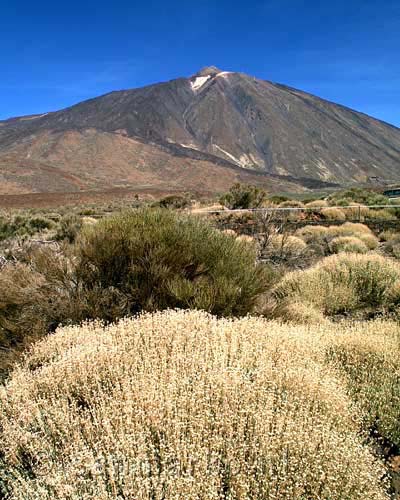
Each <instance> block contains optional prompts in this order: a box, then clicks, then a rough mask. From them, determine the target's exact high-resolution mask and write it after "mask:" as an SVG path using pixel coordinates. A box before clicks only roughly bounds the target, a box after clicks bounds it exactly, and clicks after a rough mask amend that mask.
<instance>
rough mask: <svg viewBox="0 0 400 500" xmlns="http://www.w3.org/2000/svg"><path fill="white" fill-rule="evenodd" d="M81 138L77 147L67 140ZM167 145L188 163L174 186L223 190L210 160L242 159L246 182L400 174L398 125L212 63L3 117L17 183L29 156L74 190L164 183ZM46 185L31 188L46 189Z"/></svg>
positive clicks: (221, 163) (219, 163) (235, 162)
mask: <svg viewBox="0 0 400 500" xmlns="http://www.w3.org/2000/svg"><path fill="white" fill-rule="evenodd" d="M71 134H75V135H74V136H73V137H74V139H72V136H71ZM76 134H78V135H76ZM93 134H96V141H94V140H93ZM78 136H79V140H78V139H77V137H78ZM76 140H78V142H79V144H80V146H79V147H78V146H77V144H75V145H72V144H69V141H72V142H74V141H76ZM132 141H133V142H134V143H135V147H133V146H132V144H133V143H132ZM56 142H57V144H58V145H57V146H56V145H55V143H56ZM115 143H117V144H118V147H117V148H115ZM38 144H40V147H39V146H38ZM139 144H140V148H139V149H140V150H141V151H142V156H141V157H140V159H139V160H138V159H137V157H136V156H135V155H136V154H137V153H136V151H137V148H138V147H139V146H138V145H139ZM125 148H126V149H125ZM144 150H146V151H147V153H146V154H144V155H143V151H144ZM161 152H162V154H163V155H164V160H163V162H166V164H168V163H170V164H174V166H175V167H174V168H178V165H180V164H181V163H182V162H186V164H187V165H190V167H187V168H188V169H187V170H185V172H186V176H183V174H182V173H181V172H178V171H179V168H178V170H176V171H175V175H176V176H177V182H178V181H179V182H178V184H179V185H180V186H183V187H187V188H189V187H190V188H191V186H192V185H193V183H197V182H198V179H199V178H200V179H205V180H206V182H209V184H210V185H211V187H212V186H213V185H214V188H213V190H217V185H215V183H214V182H213V181H210V179H208V178H207V173H206V172H205V171H204V172H202V171H201V169H203V168H204V165H203V163H204V162H205V163H207V164H210V165H211V164H212V165H214V167H213V168H214V170H215V169H216V170H215V171H216V172H217V171H218V174H216V177H220V176H225V175H227V174H226V171H227V170H226V169H228V170H229V172H231V173H232V172H233V171H232V168H234V167H241V170H238V169H237V168H236V170H235V172H236V174H235V175H239V173H238V172H240V175H243V174H242V172H243V170H244V169H246V170H247V171H248V172H249V173H248V174H247V175H250V178H249V180H251V176H252V175H256V173H257V174H258V175H256V177H255V179H257V182H258V183H260V182H263V181H264V182H266V183H268V181H269V179H271V177H269V178H268V177H266V178H265V179H263V178H262V176H261V177H260V174H272V175H280V176H289V178H288V179H287V181H288V182H289V183H290V182H292V181H293V179H292V178H293V177H295V178H308V179H314V180H316V181H327V182H334V183H348V182H352V181H353V182H364V181H367V180H368V178H369V177H379V178H380V179H381V180H382V181H388V182H390V181H398V180H400V129H398V128H396V127H393V126H391V125H388V124H386V123H383V122H381V121H379V120H376V119H374V118H371V117H369V116H367V115H364V114H362V113H358V112H355V111H352V110H350V109H348V108H345V107H343V106H340V105H337V104H333V103H330V102H328V101H324V100H323V99H320V98H317V97H315V96H312V95H310V94H307V93H305V92H301V91H299V90H296V89H292V88H290V87H286V86H284V85H279V84H275V83H272V82H267V81H263V80H258V79H256V78H253V77H251V76H248V75H245V74H242V73H231V72H226V71H220V70H219V69H217V68H214V67H210V68H205V69H204V70H202V71H200V72H199V73H197V74H196V75H194V76H193V77H191V78H179V79H176V80H172V81H170V82H166V83H160V84H156V85H151V86H148V87H144V88H140V89H133V90H123V91H117V92H111V93H110V94H106V95H104V96H101V97H98V98H95V99H91V100H88V101H85V102H82V103H80V104H77V105H75V106H72V107H70V108H68V109H65V110H62V111H58V112H54V113H48V114H44V115H38V116H29V117H22V118H15V119H11V120H8V121H5V122H4V121H3V122H0V165H1V166H2V171H3V177H4V175H5V174H4V172H7V169H9V168H11V166H12V165H14V167H15V168H14V170H15V172H14V171H13V173H10V174H9V180H10V182H11V181H12V182H15V183H16V186H18V185H19V184H20V182H21V179H18V168H17V167H16V165H17V164H19V165H21V164H22V163H26V162H28V163H29V162H36V163H37V164H41V165H44V166H46V167H49V168H53V169H59V170H60V171H61V170H62V171H64V170H66V171H67V175H72V176H76V177H77V179H78V180H79V181H78V180H77V181H76V183H75V181H72V180H71V182H72V185H75V188H76V189H86V188H87V189H91V188H92V189H93V188H99V187H103V185H104V183H105V184H107V183H108V185H110V183H111V184H112V185H121V184H124V183H125V184H129V185H135V183H144V184H154V183H155V184H157V183H160V182H161V183H168V182H171V181H170V180H169V179H168V176H169V173H168V169H167V168H166V169H165V171H164V170H163V165H162V164H160V163H157V161H155V160H154V155H155V156H156V157H158V156H159V155H160V154H161ZM167 157H168V161H167V160H166V158H167ZM202 162H203V163H202ZM29 164H30V163H29ZM30 168H31V169H32V172H33V171H34V169H35V167H34V166H33V164H32V166H31V167H30ZM154 170H156V171H157V175H156V176H154ZM197 170H199V172H197ZM251 172H254V174H251ZM33 174H34V172H33ZM33 174H32V175H33ZM24 175H25V174H24ZM240 175H239V177H240ZM115 176H116V177H115ZM25 177H26V176H25ZM61 177H62V176H61ZM113 177H115V179H113ZM228 177H229V176H228ZM64 178H65V177H64ZM195 179H196V180H195ZM276 179H278V178H276ZM114 180H115V182H114ZM68 182H69V181H68ZM200 182H201V181H200ZM281 182H283V179H281ZM80 183H81V184H82V185H80ZM45 184H46V183H45V182H44V184H43V185H40V186H39V185H38V186H37V187H36V188H34V187H32V188H31V189H40V190H42V189H46V186H45ZM219 184H221V182H220V183H219ZM222 184H224V185H225V184H226V182H222ZM272 184H273V182H272ZM302 184H304V182H303V183H302ZM28 187H29V186H27V188H28ZM52 189H55V187H52ZM63 189H65V186H64V185H63V183H62V182H61V184H60V185H59V190H63ZM299 189H301V188H299Z"/></svg>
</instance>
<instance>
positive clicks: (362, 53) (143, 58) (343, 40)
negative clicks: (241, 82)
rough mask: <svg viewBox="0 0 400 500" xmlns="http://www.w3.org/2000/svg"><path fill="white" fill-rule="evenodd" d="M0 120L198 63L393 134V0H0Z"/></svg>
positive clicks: (397, 96) (398, 108)
mask: <svg viewBox="0 0 400 500" xmlns="http://www.w3.org/2000/svg"><path fill="white" fill-rule="evenodd" d="M0 47H1V51H0V54H1V56H0V119H2V118H7V117H10V116H18V115H22V114H30V113H39V112H46V111H50V110H56V109H60V108H63V107H66V106H69V105H71V104H74V103H76V102H79V101H82V100H84V99H87V98H90V97H94V96H96V95H100V94H104V93H106V92H109V91H111V90H117V89H122V88H132V87H138V86H143V85H146V84H150V83H154V82H158V81H163V80H169V79H172V78H176V77H178V76H189V75H191V74H193V73H195V72H196V71H197V70H198V69H200V68H201V67H203V66H209V65H215V66H218V67H220V68H222V69H225V70H231V71H232V70H233V71H243V72H246V73H249V74H252V75H255V76H257V77H259V78H263V79H267V80H272V81H275V82H279V83H285V84H287V85H291V86H294V87H297V88H300V89H302V90H305V91H308V92H311V93H314V94H316V95H319V96H321V97H324V98H326V99H329V100H332V101H335V102H339V103H341V104H344V105H347V106H350V107H352V108H354V109H357V110H360V111H363V112H365V113H368V114H370V115H373V116H376V117H377V118H380V119H382V120H385V121H387V122H389V123H392V124H395V125H397V126H399V127H400V0H345V1H344V0H336V1H327V0H319V1H316V0H308V1H306V0H270V1H268V0H264V1H261V0H260V1H257V0H247V1H240V0H236V1H235V0H205V1H203V0H193V1H190V0H186V1H181V0H169V1H167V0H163V1H161V0H145V1H142V2H137V1H134V0H112V1H107V2H105V1H103V0H96V1H94V0H80V1H77V0H69V1H67V0H64V1H62V0H61V1H54V0H51V1H50V0H37V1H32V0H1V5H0Z"/></svg>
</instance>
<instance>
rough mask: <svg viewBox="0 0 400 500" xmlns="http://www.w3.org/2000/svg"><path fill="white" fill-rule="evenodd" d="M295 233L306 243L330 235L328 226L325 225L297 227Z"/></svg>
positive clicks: (320, 239)
mask: <svg viewBox="0 0 400 500" xmlns="http://www.w3.org/2000/svg"><path fill="white" fill-rule="evenodd" d="M295 235H296V236H298V237H299V238H302V239H303V240H304V241H305V242H306V243H316V242H321V241H323V240H324V239H326V237H327V236H328V228H327V227H325V226H304V227H301V228H299V229H297V231H296V232H295Z"/></svg>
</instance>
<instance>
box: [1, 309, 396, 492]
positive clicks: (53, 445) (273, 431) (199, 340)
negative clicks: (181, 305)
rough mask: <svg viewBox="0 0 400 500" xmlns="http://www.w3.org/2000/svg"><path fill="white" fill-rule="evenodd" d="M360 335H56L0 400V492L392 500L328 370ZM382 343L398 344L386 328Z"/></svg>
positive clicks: (214, 331) (128, 328)
mask: <svg viewBox="0 0 400 500" xmlns="http://www.w3.org/2000/svg"><path fill="white" fill-rule="evenodd" d="M364 329H365V325H360V326H359V329H357V328H354V327H353V328H352V327H348V326H339V328H338V327H336V326H333V325H324V326H322V327H315V326H314V327H311V328H310V327H309V326H302V327H294V326H284V325H282V324H280V323H274V322H268V321H265V320H262V319H256V318H244V319H240V320H234V321H232V320H226V319H217V318H215V317H213V316H209V315H207V314H205V313H203V312H166V313H156V314H154V315H152V314H147V315H144V316H140V317H139V318H137V319H133V320H129V319H126V320H122V321H121V322H120V323H117V324H116V325H114V326H110V327H103V326H102V325H101V324H99V323H94V324H87V325H84V326H82V327H69V328H64V329H61V330H59V331H58V332H57V334H56V335H54V336H52V337H49V338H48V339H46V340H44V341H42V342H40V343H38V344H36V345H35V346H34V348H33V349H32V351H31V353H30V354H29V355H28V356H27V357H26V359H25V360H24V362H23V363H22V365H21V366H20V367H19V368H17V369H16V370H15V372H14V374H13V377H12V379H11V381H10V382H9V384H8V386H7V387H6V388H4V389H2V391H1V393H0V394H1V396H0V397H1V405H2V412H1V415H0V423H1V427H2V430H3V438H4V440H3V444H2V449H3V454H4V456H3V460H2V466H1V469H0V471H1V472H0V474H1V476H2V478H3V481H4V483H3V484H4V487H5V489H6V491H8V492H10V494H11V496H12V498H16V499H19V498H21V499H22V498H39V496H40V498H43V499H46V498H48V499H53V498H54V499H57V498H71V499H80V498H96V499H103V498H104V499H111V498H185V499H186V498H189V499H190V498H193V499H194V498H202V499H212V498H237V499H247V498H254V499H259V498H266V499H273V498H282V499H288V500H289V499H295V498H298V499H301V498H325V499H328V498H329V499H338V500H339V499H344V498H346V499H365V498H374V499H377V500H378V499H384V498H388V497H387V495H386V494H385V489H384V488H385V484H384V483H382V482H381V481H380V479H381V477H382V475H383V474H384V470H383V468H382V465H381V464H379V462H378V460H377V459H376V458H375V457H374V456H373V453H372V451H370V450H369V449H368V447H367V446H365V443H364V440H365V436H363V434H362V433H360V429H362V428H363V427H362V426H363V418H362V416H360V415H359V414H358V412H357V411H356V409H355V407H354V406H353V405H352V402H351V399H350V397H349V394H348V392H347V390H346V385H345V383H344V381H343V379H342V378H341V376H340V373H339V372H337V370H336V364H335V362H334V360H333V361H332V362H326V360H325V358H326V356H327V355H328V354H329V356H330V357H331V358H333V357H334V354H332V353H335V352H336V350H337V349H340V348H341V345H342V344H344V346H345V348H347V347H348V342H346V341H345V340H343V339H345V338H350V339H354V341H355V342H360V341H361V340H362V339H361V337H362V333H363V330H364ZM378 334H379V335H382V336H387V337H388V338H389V340H388V342H390V341H392V342H394V337H393V335H394V326H393V325H391V324H384V323H382V324H381V325H380V327H379V329H378ZM369 335H371V332H370V333H369ZM361 345H362V344H361ZM350 352H351V351H350ZM349 359H350V363H351V358H350V356H349ZM338 364H340V363H338ZM349 384H351V381H349ZM351 387H353V386H351ZM366 414H367V413H366ZM391 423H392V425H393V424H394V425H396V422H391Z"/></svg>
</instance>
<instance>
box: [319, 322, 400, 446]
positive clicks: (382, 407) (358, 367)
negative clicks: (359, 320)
mask: <svg viewBox="0 0 400 500" xmlns="http://www.w3.org/2000/svg"><path fill="white" fill-rule="evenodd" d="M327 359H328V360H329V362H331V363H332V364H333V365H334V366H336V367H337V368H338V369H339V370H340V371H341V372H343V373H344V374H345V376H346V378H347V382H348V388H349V393H350V395H351V397H352V398H353V399H354V400H355V401H356V403H357V404H358V408H359V410H360V412H361V414H362V418H363V420H364V424H363V425H364V427H365V428H367V429H369V430H370V432H371V434H372V435H373V436H375V437H377V438H379V440H380V441H381V442H383V443H384V444H385V446H386V447H390V446H393V447H394V448H395V449H396V448H397V450H398V449H400V383H399V373H400V342H399V332H398V327H397V328H396V327H392V326H391V325H390V324H387V323H384V322H382V323H380V322H374V323H370V324H369V325H365V328H364V329H363V330H361V329H360V328H357V327H353V328H349V329H348V331H346V332H344V333H341V334H340V335H337V336H336V337H335V340H334V342H333V345H331V346H330V347H329V348H328V349H327Z"/></svg>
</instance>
